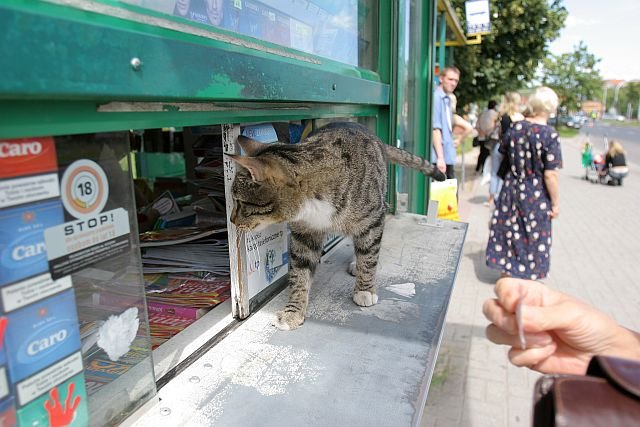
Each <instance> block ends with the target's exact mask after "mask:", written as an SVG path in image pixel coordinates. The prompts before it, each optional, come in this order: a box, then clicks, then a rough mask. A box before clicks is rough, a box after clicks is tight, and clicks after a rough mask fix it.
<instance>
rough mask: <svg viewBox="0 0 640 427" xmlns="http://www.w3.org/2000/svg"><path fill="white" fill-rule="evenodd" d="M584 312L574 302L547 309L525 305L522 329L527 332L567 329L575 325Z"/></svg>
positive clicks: (523, 307)
mask: <svg viewBox="0 0 640 427" xmlns="http://www.w3.org/2000/svg"><path fill="white" fill-rule="evenodd" d="M582 311H583V310H582V309H581V308H580V306H579V305H578V304H575V303H573V302H572V301H565V302H562V303H560V304H556V305H551V306H546V307H536V306H529V305H523V306H522V308H521V312H522V327H523V329H524V331H525V332H544V331H552V330H557V329H566V328H568V327H570V326H571V325H573V324H575V321H576V318H577V317H579V316H580V313H581V312H582Z"/></svg>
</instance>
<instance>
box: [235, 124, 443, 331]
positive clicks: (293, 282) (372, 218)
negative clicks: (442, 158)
mask: <svg viewBox="0 0 640 427" xmlns="http://www.w3.org/2000/svg"><path fill="white" fill-rule="evenodd" d="M238 142H239V144H240V146H241V147H242V148H243V150H244V152H245V154H246V155H244V156H241V155H229V157H231V158H233V159H234V161H235V162H237V163H238V164H239V165H240V166H241V168H239V169H238V173H237V174H236V178H235V180H234V182H233V184H232V196H233V201H234V208H233V212H232V213H231V221H232V222H233V224H235V225H236V227H238V229H239V230H240V231H251V230H259V229H262V228H264V227H266V226H268V225H271V224H275V223H280V222H289V226H290V228H291V248H290V251H289V259H290V263H289V301H288V303H287V304H286V306H285V307H284V309H283V310H282V311H279V312H278V313H277V319H276V322H275V324H276V326H277V327H278V328H280V329H295V328H298V327H299V326H300V325H302V324H303V323H304V316H305V312H306V309H307V305H308V302H309V289H310V286H311V282H312V279H313V275H314V272H315V269H316V266H317V265H318V263H319V262H320V255H321V252H322V246H323V244H324V240H325V236H326V235H327V233H329V232H338V233H341V234H345V235H349V236H351V238H352V240H353V246H354V251H355V258H356V282H355V285H354V289H353V301H354V302H355V303H356V304H357V305H359V306H363V307H368V306H371V305H373V304H375V303H376V302H377V301H378V296H377V294H376V288H375V274H376V267H377V264H378V256H379V253H380V244H381V241H382V232H383V229H384V220H385V214H386V213H387V203H386V193H387V162H388V161H390V162H393V163H397V164H400V165H402V166H406V167H410V168H413V169H417V170H419V171H421V172H422V173H423V174H425V175H427V176H431V177H433V178H434V179H436V180H438V181H442V180H444V179H445V176H444V174H443V173H442V172H440V171H439V170H438V169H437V168H435V167H434V166H432V165H431V164H430V163H428V162H427V161H425V160H424V159H422V158H420V157H417V156H415V155H413V154H411V153H408V152H406V151H403V150H400V149H398V148H395V147H391V146H388V145H385V144H383V143H382V141H380V140H379V139H378V138H377V137H376V136H375V135H374V134H373V133H371V132H370V131H369V130H368V129H367V128H366V127H364V126H361V125H358V124H355V123H332V124H330V125H328V126H325V127H324V128H321V129H319V130H317V131H315V132H313V133H312V134H311V135H309V136H308V137H307V139H306V140H305V142H304V143H302V144H296V145H290V144H280V143H275V144H262V143H260V142H257V141H254V140H251V139H248V138H246V137H243V136H240V137H238Z"/></svg>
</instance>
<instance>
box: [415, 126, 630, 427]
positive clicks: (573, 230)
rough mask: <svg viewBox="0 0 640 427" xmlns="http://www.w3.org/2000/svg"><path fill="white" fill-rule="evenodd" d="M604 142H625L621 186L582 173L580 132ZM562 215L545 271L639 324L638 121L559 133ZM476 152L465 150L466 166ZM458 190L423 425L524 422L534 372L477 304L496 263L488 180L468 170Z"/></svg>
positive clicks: (489, 289)
mask: <svg viewBox="0 0 640 427" xmlns="http://www.w3.org/2000/svg"><path fill="white" fill-rule="evenodd" d="M587 131H589V133H590V138H591V140H592V142H593V143H594V144H596V149H597V150H599V151H601V150H602V148H603V146H602V145H597V144H598V143H600V144H601V142H602V141H603V137H604V135H605V133H606V135H607V136H608V137H609V138H618V139H619V140H620V141H621V143H622V144H623V145H624V147H625V148H626V149H627V150H628V152H629V158H630V165H629V166H630V169H631V171H630V173H629V176H628V177H627V179H626V180H625V183H624V186H622V187H611V186H608V185H599V184H590V183H588V182H586V181H585V180H584V179H582V176H583V173H584V172H583V169H582V167H581V164H580V160H581V155H580V149H581V146H582V143H583V142H584V138H585V136H586V132H587ZM560 140H561V145H562V157H563V160H564V166H563V168H562V169H561V170H560V207H561V208H560V209H561V213H560V217H559V218H558V219H557V220H555V222H554V225H553V251H552V261H551V272H550V277H549V278H548V279H546V280H545V281H544V283H546V284H547V285H549V286H550V287H552V288H554V289H558V290H561V291H563V292H566V293H569V294H571V295H574V296H576V297H578V298H580V299H581V300H583V301H585V302H587V303H590V304H592V305H594V306H596V307H598V308H600V309H601V310H602V311H604V312H606V313H608V314H609V315H611V316H612V317H613V318H615V319H616V320H617V321H618V322H620V323H621V324H623V325H625V326H627V327H629V328H631V329H635V330H640V318H639V317H638V315H637V313H638V307H640V280H639V279H638V274H639V272H640V267H638V261H637V254H638V253H639V252H640V217H639V216H638V215H637V214H636V212H638V210H640V198H638V196H637V194H638V191H640V179H639V176H640V175H639V174H638V167H637V166H636V165H638V164H640V162H639V161H640V129H638V128H634V127H629V126H604V125H596V126H594V127H593V128H588V127H585V128H584V131H583V132H582V133H581V134H580V135H577V136H575V137H573V138H560ZM476 157H477V154H476V152H473V155H470V156H468V158H467V160H466V163H467V168H468V169H467V170H468V171H469V173H470V174H471V173H472V172H471V171H472V168H473V166H474V165H475V159H476ZM471 176H472V177H473V179H471V181H470V182H469V185H468V186H467V190H465V191H464V192H462V194H461V197H460V204H461V218H462V220H463V221H466V222H468V223H469V232H468V234H467V239H466V242H465V249H464V258H463V260H462V262H461V265H460V270H459V272H458V277H457V280H456V285H455V287H454V292H453V298H452V300H451V303H450V307H449V312H448V314H447V324H446V328H445V335H444V337H443V339H442V344H441V349H440V353H439V355H438V363H437V364H436V371H435V373H434V379H433V381H432V385H431V388H430V390H429V398H428V400H427V405H426V408H425V413H424V416H423V419H422V424H421V426H422V427H444V426H446V427H485V426H487V427H514V426H523V427H524V426H529V425H531V423H530V422H531V410H532V403H533V389H534V384H535V381H536V380H537V378H538V377H539V376H540V374H538V373H536V372H534V371H531V370H529V369H525V368H517V367H515V366H513V365H511V364H510V363H509V362H508V358H507V354H506V353H507V350H508V349H507V348H506V347H504V346H498V345H495V344H492V343H491V342H489V341H488V340H487V339H486V338H485V333H484V330H485V327H486V326H487V323H488V322H487V320H486V319H485V318H484V316H483V315H482V304H483V302H484V301H485V300H486V299H487V298H491V297H493V284H494V283H495V281H496V280H497V279H498V277H499V272H497V271H496V270H491V269H489V268H487V267H486V265H485V259H484V252H485V248H486V245H487V239H488V234H489V229H488V222H489V217H490V215H491V210H490V209H488V208H487V207H485V206H483V202H485V201H486V200H487V196H488V187H487V186H483V185H480V178H479V177H477V176H474V175H471Z"/></svg>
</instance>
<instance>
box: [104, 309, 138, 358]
mask: <svg viewBox="0 0 640 427" xmlns="http://www.w3.org/2000/svg"><path fill="white" fill-rule="evenodd" d="M139 326H140V319H138V309H137V308H136V307H131V308H128V309H127V310H125V311H124V312H123V313H122V314H119V315H117V316H116V315H112V316H109V318H108V319H107V321H106V322H104V324H103V325H102V326H101V327H100V329H99V330H98V347H100V348H101V349H103V350H104V351H105V352H106V353H107V356H109V359H110V360H111V361H113V362H116V361H117V360H118V359H120V358H121V357H122V356H124V355H125V354H127V353H128V352H129V348H130V346H131V343H132V342H133V340H134V338H135V337H136V333H137V332H138V327H139Z"/></svg>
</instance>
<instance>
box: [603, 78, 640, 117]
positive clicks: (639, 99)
mask: <svg viewBox="0 0 640 427" xmlns="http://www.w3.org/2000/svg"><path fill="white" fill-rule="evenodd" d="M609 102H610V103H613V99H611V100H610V101H609ZM609 105H610V106H611V104H609ZM629 107H631V117H632V118H634V117H635V118H638V108H640V82H630V83H627V84H625V85H624V86H622V88H620V92H619V94H618V105H617V106H616V109H617V110H618V114H622V115H624V116H627V110H628V109H629Z"/></svg>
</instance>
